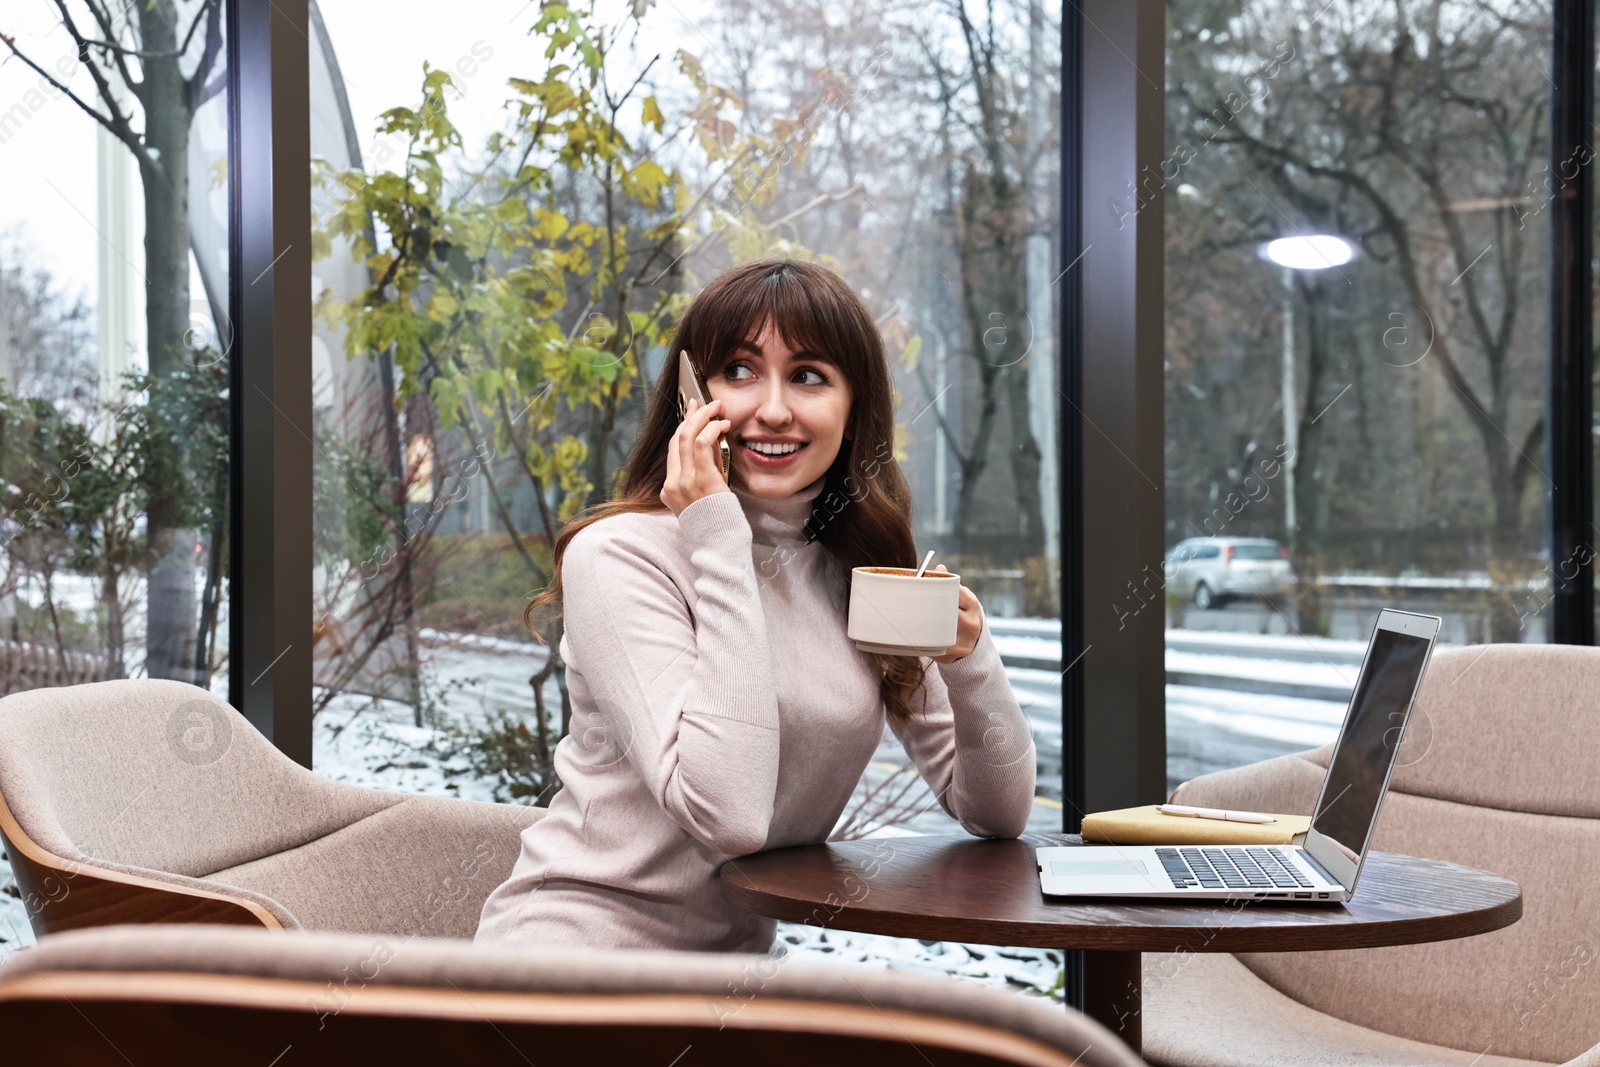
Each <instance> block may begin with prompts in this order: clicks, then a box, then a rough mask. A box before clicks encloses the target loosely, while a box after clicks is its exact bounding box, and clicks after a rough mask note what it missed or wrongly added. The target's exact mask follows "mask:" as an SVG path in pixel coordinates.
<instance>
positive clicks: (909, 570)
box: [845, 567, 961, 656]
mask: <svg viewBox="0 0 1600 1067" xmlns="http://www.w3.org/2000/svg"><path fill="white" fill-rule="evenodd" d="M960 614H961V576H960V575H959V574H951V573H950V572H949V571H932V570H925V571H923V572H922V576H921V577H918V576H917V570H916V568H915V567H854V568H852V569H851V571H850V617H849V623H848V624H847V626H846V629H845V634H846V636H848V637H849V638H850V640H852V641H854V642H855V643H856V647H857V648H859V649H860V650H861V651H863V652H876V653H880V654H882V655H887V656H942V655H944V654H945V652H947V651H949V648H950V646H951V645H953V644H955V643H956V629H957V623H958V622H959V620H960Z"/></svg>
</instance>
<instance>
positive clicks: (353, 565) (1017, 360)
mask: <svg viewBox="0 0 1600 1067" xmlns="http://www.w3.org/2000/svg"><path fill="white" fill-rule="evenodd" d="M646 8H648V10H646ZM317 9H318V10H320V20H318V21H321V22H325V28H326V32H325V34H323V33H321V32H319V33H315V34H314V35H313V36H314V47H313V62H312V66H313V71H312V77H313V83H312V107H313V118H314V130H313V151H314V153H315V154H316V155H317V156H319V157H320V158H321V160H322V161H323V162H322V163H321V164H319V175H320V180H321V183H322V184H321V188H320V190H319V193H318V204H317V219H316V221H317V225H318V228H319V234H320V241H321V242H322V243H321V244H320V245H319V248H318V250H317V252H318V258H317V261H316V264H315V271H316V274H317V286H318V299H319V326H318V330H319V333H318V344H317V353H316V354H317V359H318V363H317V368H318V380H319V382H326V383H327V384H326V386H325V387H324V388H322V389H321V390H320V391H319V393H318V396H317V402H318V409H319V412H320V416H319V417H320V418H321V420H322V421H321V424H320V429H319V434H321V435H322V444H321V447H320V448H319V450H318V454H317V463H318V477H317V492H318V494H319V495H318V509H319V510H318V543H317V552H318V566H319V569H318V578H317V590H318V592H317V596H318V601H317V605H316V611H317V614H318V617H319V619H320V620H323V621H322V623H321V630H320V632H321V633H323V634H324V635H325V637H324V638H323V639H322V640H320V641H319V644H318V646H317V653H316V655H317V661H316V663H317V666H316V681H317V686H318V688H317V689H316V691H315V693H314V700H315V701H316V704H317V707H318V709H319V710H318V714H317V720H316V721H317V730H316V737H317V746H318V747H317V753H316V764H317V766H318V768H319V769H320V770H322V771H323V772H324V773H328V774H333V775H337V776H340V777H346V778H349V779H351V780H359V781H364V782H369V783H372V784H382V785H384V786H386V787H391V788H417V789H431V790H442V789H453V790H456V791H458V792H459V793H461V794H462V795H473V796H485V797H493V798H496V799H499V800H502V801H515V802H522V803H540V804H547V803H549V802H550V799H551V797H552V796H553V795H554V794H555V791H556V789H557V788H558V787H559V782H558V780H557V779H556V778H555V777H554V775H553V773H552V768H551V762H550V761H551V753H552V751H553V750H554V748H555V746H556V745H557V744H558V743H559V742H560V741H561V739H562V737H563V735H564V734H567V733H568V730H569V727H571V726H572V724H571V723H570V722H569V717H570V716H571V715H573V714H574V708H573V702H572V701H571V699H570V698H569V694H568V691H567V689H566V688H565V675H564V672H563V670H562V669H561V668H560V665H559V663H558V662H556V661H553V660H552V658H551V650H552V649H554V650H555V651H556V652H558V653H559V652H561V651H562V649H563V648H564V647H565V646H564V643H563V637H562V631H561V630H560V629H558V628H557V626H556V622H555V620H554V618H553V617H552V615H551V614H550V613H549V612H547V611H544V610H543V609H542V608H540V609H539V610H537V611H536V612H535V614H534V615H533V616H532V617H531V620H532V622H533V624H534V626H535V627H536V628H537V629H538V630H539V631H540V633H541V635H542V636H543V638H544V641H543V642H542V643H541V642H540V641H536V640H535V639H534V638H533V637H532V636H531V635H530V633H529V631H528V629H527V628H525V626H524V623H523V612H524V608H526V607H527V606H528V605H529V602H530V599H531V598H532V597H533V595H534V594H536V593H538V592H540V591H542V590H544V589H545V588H546V587H547V586H548V584H549V582H550V569H551V546H552V543H553V541H554V538H555V537H556V536H557V534H559V532H560V531H561V529H562V528H563V524H564V523H566V522H567V520H569V519H570V518H571V516H573V515H574V514H575V513H576V512H577V511H579V510H580V509H581V508H583V507H586V506H589V505H593V504H596V503H599V502H603V501H605V500H607V499H608V498H609V497H610V496H611V495H612V493H613V492H614V491H615V490H616V489H617V487H618V485H619V477H620V476H621V475H622V474H624V473H625V468H626V465H627V460H628V457H629V454H630V451H631V449H632V448H633V446H634V444H635V442H636V441H637V440H638V438H639V435H640V432H641V424H642V415H643V400H644V398H645V397H646V396H648V395H649V391H650V389H651V387H652V386H653V384H654V383H655V382H657V381H658V380H659V377H660V376H661V375H662V374H663V373H664V372H667V371H668V370H669V368H667V367H666V365H665V357H666V353H667V345H668V342H669V341H670V339H671V333H670V331H671V329H672V327H673V325H674V324H675V322H676V321H677V317H678V316H679V315H680V314H681V313H682V311H683V310H684V308H685V307H686V306H687V304H688V302H689V299H690V298H691V297H692V296H693V295H694V294H695V293H696V292H698V291H699V290H700V289H701V288H702V287H703V286H704V285H705V284H706V283H707V282H708V281H709V280H710V279H712V278H713V277H715V276H716V275H717V274H718V273H719V272H721V271H722V270H724V269H725V268H727V267H728V266H729V265H730V264H733V263H737V262H741V261H744V260H748V259H752V258H758V257H762V256H767V255H778V256H792V257H796V258H802V259H818V260H821V261H822V262H823V263H825V264H826V265H828V266H829V267H831V268H833V269H835V270H836V271H838V272H839V273H840V274H841V276H842V277H843V278H844V280H845V281H846V282H847V283H848V284H849V285H851V286H852V287H853V288H854V289H855V290H856V291H857V292H858V293H859V294H860V295H861V297H862V298H863V300H864V301H865V303H866V304H867V307H868V309H869V311H870V312H871V314H872V315H873V316H874V318H875V320H876V323H877V326H878V329H879V331H880V333H881V334H882V337H883V340H884V342H885V344H886V347H887V354H888V356H889V360H890V370H891V373H892V377H893V385H894V388H895V390H896V392H895V395H894V397H893V401H894V419H895V434H894V441H893V459H894V460H895V461H897V462H898V463H899V465H900V468H901V470H902V471H903V473H904V474H905V477H906V479H907V480H908V482H909V483H910V489H911V493H912V496H913V499H914V508H913V533H914V539H915V542H916V547H917V549H918V554H919V557H920V555H921V554H923V553H925V552H926V551H927V550H928V549H930V548H932V549H936V550H937V554H936V556H935V560H934V562H935V563H936V564H937V563H940V562H942V563H944V564H945V565H946V566H947V567H948V568H949V569H950V570H951V571H952V572H956V573H958V574H960V575H961V577H962V582H963V584H965V585H967V586H968V587H969V588H970V589H971V590H972V591H973V592H974V593H975V594H976V595H977V597H978V598H979V600H980V602H981V604H982V606H983V608H984V610H985V612H986V615H987V618H988V620H989V623H990V628H991V631H992V633H993V635H994V637H995V644H996V646H997V648H998V649H999V651H1000V653H1001V655H1002V657H1003V662H1004V664H1005V668H1006V673H1007V677H1008V680H1009V682H1010V684H1011V686H1012V688H1013V690H1014V691H1015V692H1016V694H1017V698H1018V702H1019V704H1021V705H1022V706H1023V708H1024V709H1025V711H1026V713H1027V714H1028V716H1029V718H1030V720H1031V724H1032V727H1033V730H1034V732H1035V737H1036V740H1037V747H1038V752H1039V761H1040V762H1039V767H1038V788H1039V793H1040V796H1039V797H1038V798H1037V803H1036V804H1035V805H1034V807H1033V811H1032V821H1031V823H1030V825H1031V826H1033V827H1034V828H1040V829H1049V830H1059V829H1060V826H1061V804H1060V799H1059V798H1060V775H1061V770H1060V749H1061V743H1060V671H1061V666H1062V665H1061V663H1060V662H1059V660H1060V605H1059V603H1058V602H1057V601H1058V587H1059V574H1060V564H1059V535H1058V532H1057V530H1056V521H1057V499H1058V492H1057V484H1058V478H1057V473H1056V471H1055V470H1054V466H1053V464H1054V460H1055V456H1056V452H1057V449H1056V443H1055V441H1056V436H1055V435H1056V427H1055V411H1056V405H1057V402H1058V401H1057V398H1056V393H1057V389H1056V384H1055V381H1054V379H1053V367H1054V360H1055V351H1054V337H1055V330H1056V327H1055V322H1056V321H1057V318H1056V309H1055V302H1056V289H1055V286H1054V281H1055V279H1056V278H1057V276H1058V274H1059V271H1060V263H1059V260H1060V256H1059V250H1058V249H1057V248H1056V239H1057V237H1056V235H1057V232H1058V229H1059V218H1060V215H1059V204H1058V197H1057V187H1058V185H1059V174H1058V172H1057V168H1058V158H1059V152H1058V130H1057V122H1058V118H1057V116H1058V112H1059V80H1060V71H1059V47H1058V42H1059V37H1060V10H1059V4H1055V3H1035V4H1033V5H1031V7H1030V6H1028V5H1023V6H1022V7H1016V6H1002V5H998V4H995V5H990V6H984V5H969V10H968V11H967V13H966V14H967V18H968V21H967V24H966V25H965V26H963V23H962V21H961V19H960V18H958V17H957V15H956V13H955V10H954V9H953V8H950V7H949V6H943V7H934V6H929V5H926V4H925V3H922V2H909V0H908V2H904V3H901V2H897V0H875V2H874V3H871V4H868V5H865V6H862V5H860V4H837V3H798V2H784V3H778V4H775V5H774V4H767V3H763V4H761V5H754V4H751V3H748V2H745V0H728V2H725V3H714V4H713V3H702V4H694V5H655V6H650V5H638V10H639V11H640V12H641V14H640V15H635V14H634V10H633V8H632V7H631V6H629V5H620V4H619V5H612V6H609V7H605V8H602V9H601V10H600V11H599V12H598V13H596V14H595V15H594V16H592V17H590V16H579V17H578V18H577V21H576V22H574V23H572V24H571V25H572V27H573V28H574V29H575V30H576V31H577V32H580V33H581V34H582V37H581V45H567V44H559V43H558V44H553V45H549V47H550V48H552V49H554V53H555V54H554V56H553V58H552V59H551V60H550V61H548V62H547V60H546V58H545V57H544V52H545V51H546V47H547V44H548V43H549V42H550V40H551V34H552V32H553V29H552V26H553V24H551V23H549V22H544V23H541V22H540V18H541V13H540V8H539V7H538V6H537V5H523V4H514V3H513V4H498V3H484V4H481V5H466V6H464V7H461V8H460V9H459V10H458V11H457V17H455V18H453V19H450V20H447V21H445V22H444V23H442V24H441V23H439V22H438V20H436V19H434V18H432V16H431V15H430V14H427V13H428V12H431V11H432V9H431V8H426V7H424V6H422V5H420V4H413V5H406V4H401V5H400V7H399V8H398V9H394V17H391V18H386V19H383V20H380V21H378V22H376V23H374V22H373V20H372V19H371V16H370V13H369V11H368V9H367V6H366V5H365V4H361V3H356V2H355V0H319V4H318V5H317ZM552 10H554V9H552ZM412 11H414V12H415V13H416V15H417V18H418V19H420V20H423V21H426V22H427V23H428V24H429V25H430V26H431V27H432V29H431V30H430V32H429V34H427V35H418V34H417V33H415V26H416V25H418V24H420V23H419V22H416V21H412V20H411V19H408V18H407V17H405V14H406V12H412ZM563 17H564V16H563ZM530 34H531V36H530ZM335 57H336V58H335ZM424 62H426V63H428V64H429V68H428V69H429V70H430V73H429V74H427V75H426V77H425V75H424ZM549 62H555V63H558V64H560V65H562V68H561V69H559V70H554V69H549ZM507 79H517V80H515V81H512V82H511V83H510V85H509V87H508V84H507ZM402 108H403V109H405V110H403V111H402V110H394V109H402ZM596 131H600V132H602V133H604V134H605V136H606V138H607V141H606V143H604V144H597V143H595V142H593V141H591V140H589V139H588V138H590V137H591V136H592V135H593V134H595V133H596ZM613 138H615V140H613ZM613 145H615V148H614V152H615V154H612V153H613V147H612V146H613ZM402 179H409V180H402ZM469 309H470V313H469ZM671 372H672V373H674V374H675V373H676V370H675V368H672V369H671ZM885 458H886V459H887V457H885ZM883 562H884V563H886V564H896V565H911V564H915V563H918V562H920V559H896V560H884V561H883ZM842 621H843V620H842V619H841V620H840V622H841V624H842ZM817 669H818V671H819V672H825V671H826V670H827V669H828V667H827V665H826V664H819V665H818V667H817ZM573 732H574V733H575V732H577V731H576V728H573ZM882 738H883V740H882V744H881V745H880V746H879V748H878V750H877V752H876V753H875V754H874V755H873V757H872V759H871V761H870V763H869V765H868V767H867V769H866V772H865V775H864V777H863V778H862V781H861V783H860V785H859V786H858V788H857V790H856V794H855V797H854V798H853V800H852V801H851V802H850V803H849V805H847V807H846V809H845V811H844V812H843V813H842V814H841V815H840V818H839V821H838V827H837V830H836V833H838V834H841V835H845V836H862V835H865V834H869V833H875V834H894V833H927V832H961V830H960V827H959V825H958V824H957V823H956V822H955V820H953V819H952V818H951V817H950V816H949V815H947V814H946V813H945V812H944V811H943V810H942V809H941V807H940V805H939V803H938V800H937V798H935V797H934V796H932V795H931V793H930V792H929V790H928V789H927V787H926V786H925V785H924V784H923V783H922V782H921V780H920V779H919V778H918V777H917V775H916V773H915V769H914V767H912V765H911V761H910V759H909V758H908V757H907V755H906V754H905V752H904V751H903V750H902V748H901V746H900V744H899V743H898V742H897V741H896V740H895V739H894V736H893V734H892V733H890V732H889V731H888V730H887V729H886V730H884V731H883V734H882ZM1052 977H1053V973H1052Z"/></svg>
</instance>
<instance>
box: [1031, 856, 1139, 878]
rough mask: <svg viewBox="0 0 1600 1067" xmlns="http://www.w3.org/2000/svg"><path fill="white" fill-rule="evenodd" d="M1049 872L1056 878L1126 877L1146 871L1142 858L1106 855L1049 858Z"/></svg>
mask: <svg viewBox="0 0 1600 1067" xmlns="http://www.w3.org/2000/svg"><path fill="white" fill-rule="evenodd" d="M1050 873H1051V874H1053V875H1055V876H1056V877H1057V878H1083V877H1085V876H1091V875H1093V876H1101V877H1105V876H1108V875H1109V876H1114V877H1126V876H1127V875H1143V874H1145V873H1147V872H1146V871H1145V866H1144V861H1143V860H1124V859H1114V858H1112V857H1110V856H1107V857H1106V858H1105V859H1103V860H1099V859H1094V860H1091V859H1082V860H1051V861H1050Z"/></svg>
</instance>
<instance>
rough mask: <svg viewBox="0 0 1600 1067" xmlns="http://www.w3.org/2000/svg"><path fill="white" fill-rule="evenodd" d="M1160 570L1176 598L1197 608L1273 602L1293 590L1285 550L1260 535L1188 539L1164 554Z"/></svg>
mask: <svg viewBox="0 0 1600 1067" xmlns="http://www.w3.org/2000/svg"><path fill="white" fill-rule="evenodd" d="M1162 572H1163V574H1164V575H1165V577H1166V581H1167V583H1168V584H1169V585H1170V586H1172V588H1173V589H1174V590H1175V591H1176V592H1177V593H1178V594H1179V595H1180V596H1184V597H1187V598H1189V599H1190V600H1192V601H1194V606H1195V607H1197V608H1200V609H1201V610H1209V609H1211V608H1219V607H1221V606H1222V605H1223V604H1226V603H1227V602H1228V601H1229V600H1234V599H1237V598H1241V597H1256V598H1261V599H1267V600H1278V599H1281V598H1283V597H1285V596H1287V595H1288V593H1289V591H1290V589H1292V588H1293V586H1294V570H1293V568H1291V567H1290V566H1289V552H1288V550H1287V549H1285V548H1284V547H1283V546H1282V545H1280V544H1278V542H1276V541H1272V540H1269V539H1267V538H1265V537H1191V538H1189V539H1188V540H1187V541H1179V542H1178V543H1177V544H1176V545H1174V546H1173V548H1172V551H1171V552H1169V553H1168V554H1167V558H1166V561H1165V563H1164V564H1163V565H1162Z"/></svg>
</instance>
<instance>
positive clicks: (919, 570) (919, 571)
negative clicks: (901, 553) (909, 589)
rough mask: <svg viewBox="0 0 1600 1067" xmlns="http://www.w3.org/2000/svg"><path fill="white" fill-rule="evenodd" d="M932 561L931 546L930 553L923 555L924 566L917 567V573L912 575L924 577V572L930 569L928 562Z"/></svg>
mask: <svg viewBox="0 0 1600 1067" xmlns="http://www.w3.org/2000/svg"><path fill="white" fill-rule="evenodd" d="M932 561H933V549H931V548H930V549H928V554H927V555H926V556H923V557H922V566H920V567H918V568H917V573H916V574H914V575H912V577H913V578H921V577H922V572H923V571H925V570H927V569H928V564H929V563H930V562H932Z"/></svg>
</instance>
